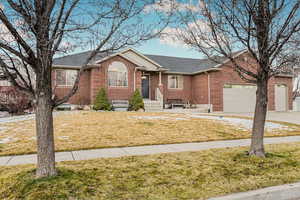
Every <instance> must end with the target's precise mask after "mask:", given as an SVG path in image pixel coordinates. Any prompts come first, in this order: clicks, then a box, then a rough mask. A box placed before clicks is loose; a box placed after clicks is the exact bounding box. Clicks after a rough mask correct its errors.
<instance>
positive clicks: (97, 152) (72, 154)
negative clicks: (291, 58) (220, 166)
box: [0, 136, 300, 166]
mask: <svg viewBox="0 0 300 200" xmlns="http://www.w3.org/2000/svg"><path fill="white" fill-rule="evenodd" d="M264 141H265V144H278V143H289V142H300V136H287V137H272V138H265V140H264ZM249 145H250V139H241V140H225V141H212V142H198V143H180V144H165V145H148V146H137V147H122V148H104V149H94V150H80V151H68V152H57V153H56V154H55V155H56V161H57V162H60V161H73V160H88V159H95V158H114V157H122V156H134V155H150V154H159V153H173V152H185V151H200V150H206V149H214V148H226V147H238V146H249ZM36 161H37V159H36V154H30V155H19V156H2V157H0V166H11V165H20V164H35V163H36Z"/></svg>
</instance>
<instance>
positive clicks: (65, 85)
mask: <svg viewBox="0 0 300 200" xmlns="http://www.w3.org/2000/svg"><path fill="white" fill-rule="evenodd" d="M59 70H62V71H65V72H66V84H64V85H59V84H57V74H56V73H57V71H59ZM70 71H72V72H73V71H76V72H77V73H78V70H74V69H56V70H55V85H56V86H57V87H72V86H73V85H74V84H71V85H68V84H67V83H68V72H70Z"/></svg>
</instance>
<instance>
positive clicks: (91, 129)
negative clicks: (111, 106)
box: [0, 111, 300, 155]
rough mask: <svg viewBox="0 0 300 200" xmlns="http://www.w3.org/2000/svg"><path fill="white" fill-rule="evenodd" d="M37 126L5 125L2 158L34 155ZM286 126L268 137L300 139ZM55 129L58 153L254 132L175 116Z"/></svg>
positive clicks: (120, 117) (91, 116) (65, 120)
mask: <svg viewBox="0 0 300 200" xmlns="http://www.w3.org/2000/svg"><path fill="white" fill-rule="evenodd" d="M198 117H199V116H198ZM34 124H35V123H34V121H33V120H28V121H22V122H15V123H9V124H1V125H0V127H3V126H4V128H5V129H4V130H3V131H1V132H0V141H1V139H2V141H4V143H3V144H0V145H1V146H0V155H12V154H27V153H34V152H35V151H36V137H35V125H34ZM277 125H278V124H277ZM279 125H280V124H279ZM272 126H274V125H272ZM280 126H281V125H280ZM282 126H284V127H285V129H281V130H278V129H272V130H269V131H267V133H266V136H286V135H300V126H297V125H292V124H283V125H282ZM54 128H55V145H56V147H55V148H56V150H57V151H69V150H79V149H93V148H104V147H120V146H138V145H149V144H167V143H182V142H200V141H211V140H228V139H239V138H249V137H250V130H249V129H245V128H242V127H240V126H234V125H232V124H227V123H222V122H221V121H219V120H211V119H203V118H197V116H195V115H189V114H175V113H140V112H92V111H82V112H70V113H66V114H59V115H57V116H55V118H54ZM275 128H276V127H275Z"/></svg>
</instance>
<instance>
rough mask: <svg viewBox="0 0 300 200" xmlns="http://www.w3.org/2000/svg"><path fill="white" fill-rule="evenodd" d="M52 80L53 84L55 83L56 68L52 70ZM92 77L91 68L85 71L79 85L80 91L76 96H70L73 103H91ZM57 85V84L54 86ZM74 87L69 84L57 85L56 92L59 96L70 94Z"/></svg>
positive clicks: (70, 101)
mask: <svg viewBox="0 0 300 200" xmlns="http://www.w3.org/2000/svg"><path fill="white" fill-rule="evenodd" d="M52 77H53V78H52V80H53V84H55V78H56V77H55V70H54V71H53V72H52ZM90 77H91V72H90V70H87V71H85V72H84V73H83V74H82V76H81V78H80V82H79V87H78V91H77V92H76V94H75V95H74V96H72V97H71V98H70V100H69V101H68V102H69V103H71V104H81V105H88V104H90V103H91V102H90V91H91V90H90ZM54 87H55V86H54ZM71 88H72V87H69V86H57V87H55V90H54V93H55V95H57V96H58V97H59V98H61V97H63V96H65V95H66V94H68V92H69V91H70V89H71Z"/></svg>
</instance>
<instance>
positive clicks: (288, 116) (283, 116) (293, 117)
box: [215, 112, 300, 125]
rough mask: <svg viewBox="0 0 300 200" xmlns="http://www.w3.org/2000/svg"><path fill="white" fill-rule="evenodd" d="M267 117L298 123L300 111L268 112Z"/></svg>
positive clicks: (299, 122)
mask: <svg viewBox="0 0 300 200" xmlns="http://www.w3.org/2000/svg"><path fill="white" fill-rule="evenodd" d="M215 114H217V113H215ZM220 114H221V113H220ZM222 115H235V116H247V117H253V116H254V113H222ZM267 119H268V120H274V121H282V122H289V123H294V124H299V125H300V112H268V114H267Z"/></svg>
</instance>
